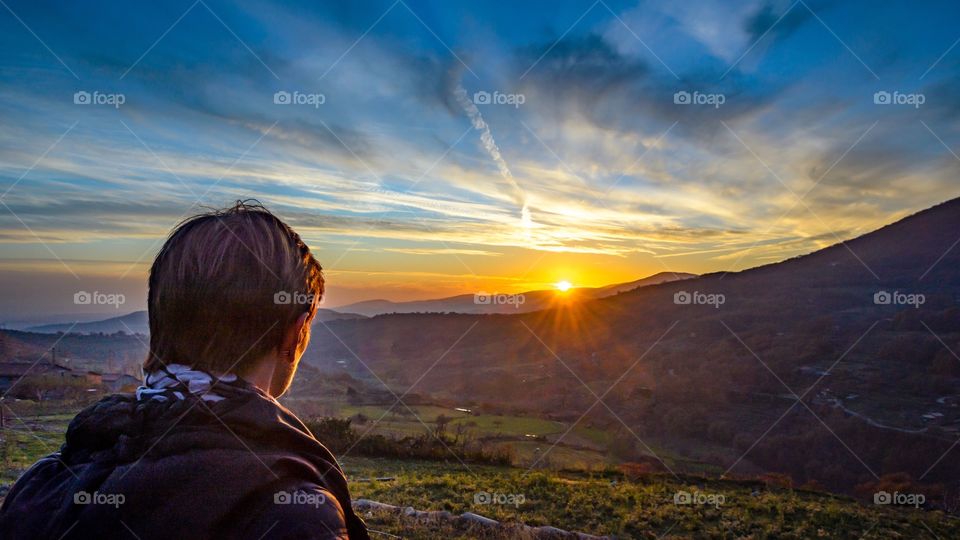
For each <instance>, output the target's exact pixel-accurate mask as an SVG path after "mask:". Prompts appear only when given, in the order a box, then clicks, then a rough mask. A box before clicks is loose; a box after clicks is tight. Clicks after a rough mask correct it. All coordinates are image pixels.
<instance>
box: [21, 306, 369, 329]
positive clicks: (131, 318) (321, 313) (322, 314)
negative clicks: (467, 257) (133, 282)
mask: <svg viewBox="0 0 960 540" xmlns="http://www.w3.org/2000/svg"><path fill="white" fill-rule="evenodd" d="M363 318H365V317H364V316H363V315H359V314H356V313H346V312H340V311H333V310H331V309H319V310H318V311H317V317H316V319H314V320H315V321H318V322H319V321H323V322H329V321H336V320H342V319H363ZM25 331H27V332H37V333H41V334H56V333H57V332H67V331H69V332H71V333H78V334H96V333H103V334H113V333H116V332H123V333H127V334H149V333H150V324H149V321H148V319H147V312H146V311H134V312H133V313H128V314H126V315H121V316H119V317H111V318H109V319H104V320H102V321H92V322H85V323H76V324H74V323H59V324H45V325H41V326H33V327H30V328H27V329H26V330H25Z"/></svg>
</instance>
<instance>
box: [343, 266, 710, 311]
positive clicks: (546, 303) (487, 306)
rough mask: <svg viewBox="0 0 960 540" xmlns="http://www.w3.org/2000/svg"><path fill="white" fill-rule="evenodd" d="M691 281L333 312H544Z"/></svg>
mask: <svg viewBox="0 0 960 540" xmlns="http://www.w3.org/2000/svg"><path fill="white" fill-rule="evenodd" d="M694 277H696V275H695V274H687V273H683V272H660V273H658V274H654V275H652V276H648V277H645V278H642V279H638V280H636V281H631V282H628V283H617V284H613V285H607V286H604V287H596V288H592V287H577V288H575V289H571V290H570V291H568V292H567V293H565V294H563V295H559V294H558V292H557V291H554V290H547V291H527V292H525V293H520V294H513V295H499V296H502V297H509V299H507V301H506V302H499V301H498V298H496V296H495V295H492V294H490V295H486V294H481V295H474V294H460V295H457V296H450V297H447V298H439V299H435V300H415V301H410V302H392V301H390V300H366V301H363V302H357V303H354V304H348V305H346V306H341V307H338V308H337V310H343V311H349V312H351V313H360V314H362V315H366V316H368V317H373V316H375V315H382V314H385V313H474V314H485V313H504V314H510V313H529V312H531V311H539V310H541V309H548V308H550V307H554V306H556V305H559V304H569V303H571V302H576V301H583V300H594V299H597V298H605V297H607V296H613V295H615V294H619V293H622V292H627V291H631V290H633V289H637V288H639V287H646V286H648V285H657V284H660V283H667V282H670V281H677V280H683V279H690V278H694ZM520 298H522V300H519V299H520Z"/></svg>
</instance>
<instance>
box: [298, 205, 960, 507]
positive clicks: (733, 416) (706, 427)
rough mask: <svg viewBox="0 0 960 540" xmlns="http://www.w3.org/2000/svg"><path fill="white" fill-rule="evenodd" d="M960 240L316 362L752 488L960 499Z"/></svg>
mask: <svg viewBox="0 0 960 540" xmlns="http://www.w3.org/2000/svg"><path fill="white" fill-rule="evenodd" d="M958 237H960V199H954V200H951V201H948V202H945V203H942V204H940V205H937V206H935V207H932V208H930V209H927V210H924V211H921V212H918V213H916V214H914V215H912V216H909V217H907V218H904V219H902V220H900V221H897V222H896V223H892V224H890V225H887V226H885V227H883V228H880V229H878V230H876V231H873V232H871V233H868V234H865V235H863V236H860V237H858V238H855V239H852V240H848V241H845V242H841V243H838V244H835V245H833V246H830V247H827V248H825V249H821V250H819V251H816V252H813V253H810V254H808V255H804V256H800V257H795V258H792V259H789V260H785V261H782V262H779V263H774V264H769V265H765V266H761V267H757V268H753V269H749V270H745V271H741V272H732V273H714V274H708V275H704V276H700V277H698V278H693V279H687V280H683V281H678V282H666V283H661V284H658V285H650V286H645V287H639V288H636V289H633V290H631V291H628V292H624V293H622V294H619V295H615V296H609V297H606V298H600V299H596V300H592V301H587V302H576V303H570V304H560V305H557V306H556V307H554V308H552V309H546V310H542V311H537V312H533V313H518V314H511V315H471V314H397V315H381V316H378V317H374V318H371V319H365V320H355V321H334V322H331V323H329V324H328V325H327V326H328V329H327V328H325V329H319V331H317V332H315V333H314V338H313V341H312V342H311V347H310V348H309V349H308V351H307V358H308V361H310V362H312V363H313V364H314V365H316V366H318V367H321V368H322V369H331V370H335V369H343V367H341V366H346V368H347V369H348V370H353V371H352V373H354V374H356V375H358V376H362V375H364V374H365V373H367V372H368V370H369V371H370V372H372V373H374V374H376V376H377V378H379V379H382V380H383V381H385V382H386V383H387V384H388V385H391V386H392V387H393V388H395V389H396V390H397V391H398V393H399V392H402V391H405V390H406V389H407V388H408V387H410V386H411V385H415V391H416V392H419V393H421V394H425V395H435V396H438V397H443V398H448V399H455V400H457V402H459V403H462V404H463V406H476V405H477V404H479V405H481V406H485V407H487V408H496V407H498V406H499V407H512V408H519V409H524V410H529V411H536V412H538V413H539V414H541V415H543V416H544V417H547V418H557V419H561V420H564V421H571V422H573V421H577V420H578V419H582V421H583V422H584V423H587V424H589V423H597V424H598V425H603V426H606V427H610V428H615V429H625V428H624V427H623V426H624V425H625V426H629V431H628V432H627V433H629V436H627V440H628V441H631V442H632V441H633V439H634V437H637V436H638V437H641V438H642V439H643V440H647V439H648V438H652V439H654V440H656V441H657V443H656V444H657V445H660V446H662V447H664V448H667V449H669V451H671V452H677V453H690V454H691V456H692V457H694V458H696V459H703V460H706V461H710V462H713V463H715V464H716V465H717V466H718V467H721V469H725V468H726V467H728V466H734V465H735V467H736V468H735V469H734V471H735V472H737V471H751V470H753V471H756V470H766V471H778V472H784V473H787V474H789V475H790V476H792V477H793V478H794V479H795V480H796V481H797V482H800V483H802V482H806V481H817V482H820V483H822V484H823V485H826V486H829V487H830V488H831V489H841V490H847V491H849V490H852V489H853V487H854V486H856V485H860V484H862V483H864V482H869V481H873V480H875V477H874V474H877V475H882V474H892V473H899V472H903V473H906V474H907V475H908V476H909V477H910V478H912V479H914V480H918V479H923V481H924V482H934V483H936V482H941V483H944V486H945V489H953V490H956V489H960V481H958V479H960V459H958V457H960V445H956V444H955V441H957V440H958V438H960V361H958V360H957V355H958V354H960V306H958V302H960V244H958ZM721 295H722V296H721ZM918 295H922V297H921V296H918ZM721 298H722V303H721V302H720V301H719V300H720V299H721ZM921 298H922V303H921V301H920V299H921ZM711 299H713V300H716V302H713V303H709V302H710V300H711ZM329 332H332V333H333V334H335V335H336V337H335V338H334V337H333V336H331V335H327V334H329ZM798 396H802V405H801V403H800V402H798V400H797V397H798ZM598 397H602V398H603V401H602V403H603V404H602V405H601V404H600V403H598V402H597V398H598ZM611 411H612V412H611ZM621 421H622V422H623V424H621ZM637 444H638V448H640V449H641V450H642V449H643V448H644V447H645V445H640V444H639V443H637ZM949 452H953V455H948V454H949ZM741 456H742V457H743V459H739V458H741Z"/></svg>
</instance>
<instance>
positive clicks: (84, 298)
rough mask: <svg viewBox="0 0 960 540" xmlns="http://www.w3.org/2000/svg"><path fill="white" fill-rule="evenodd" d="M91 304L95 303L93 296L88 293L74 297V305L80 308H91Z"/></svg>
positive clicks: (80, 293) (79, 293)
mask: <svg viewBox="0 0 960 540" xmlns="http://www.w3.org/2000/svg"><path fill="white" fill-rule="evenodd" d="M91 302H93V295H92V294H90V293H88V292H87V291H80V292H77V293H74V295H73V303H74V304H76V305H78V306H89V305H90V303H91Z"/></svg>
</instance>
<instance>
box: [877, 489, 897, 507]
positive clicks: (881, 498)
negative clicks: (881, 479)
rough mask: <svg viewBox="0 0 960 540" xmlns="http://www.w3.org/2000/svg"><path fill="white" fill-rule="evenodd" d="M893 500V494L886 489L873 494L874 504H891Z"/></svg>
mask: <svg viewBox="0 0 960 540" xmlns="http://www.w3.org/2000/svg"><path fill="white" fill-rule="evenodd" d="M891 502H893V496H892V495H890V494H889V493H887V492H886V491H878V492H876V493H874V494H873V504H890V503H891Z"/></svg>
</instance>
